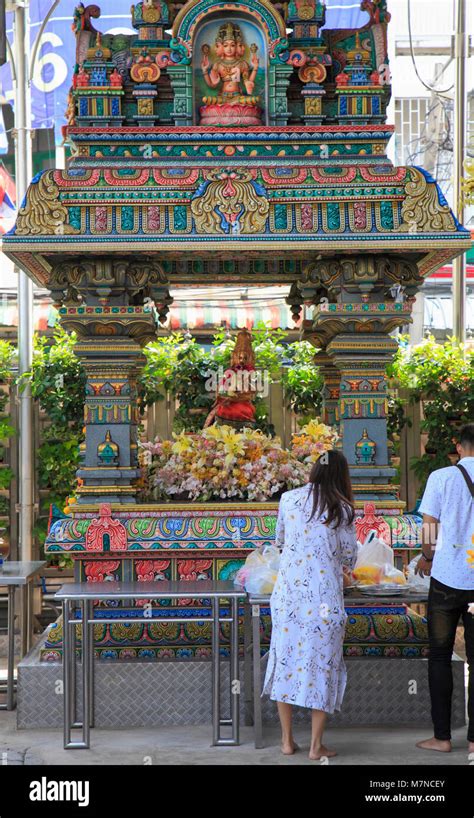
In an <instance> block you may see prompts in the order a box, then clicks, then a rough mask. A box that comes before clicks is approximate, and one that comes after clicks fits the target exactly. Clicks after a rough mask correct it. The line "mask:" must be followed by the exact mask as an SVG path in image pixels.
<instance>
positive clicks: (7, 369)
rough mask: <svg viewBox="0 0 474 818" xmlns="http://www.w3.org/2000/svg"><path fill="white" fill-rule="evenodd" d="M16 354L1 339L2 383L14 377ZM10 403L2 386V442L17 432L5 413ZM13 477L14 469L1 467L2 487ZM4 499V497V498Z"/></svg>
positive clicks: (1, 454)
mask: <svg viewBox="0 0 474 818" xmlns="http://www.w3.org/2000/svg"><path fill="white" fill-rule="evenodd" d="M15 355H16V350H15V347H14V346H13V345H12V344H10V343H9V342H8V341H0V384H7V383H8V382H9V381H10V379H11V377H12V365H13V361H14V358H15ZM7 403H8V391H7V389H6V388H2V386H0V443H5V441H6V440H8V438H11V437H13V436H14V434H15V429H14V428H13V426H12V425H11V423H10V419H9V417H8V416H7V415H6V414H5V407H6V405H7ZM4 453H5V447H4V446H3V445H0V461H2V460H3V458H4ZM12 479H13V471H12V470H11V469H10V468H8V467H6V466H2V467H1V468H0V489H8V488H9V487H10V483H11V481H12ZM2 499H4V498H2Z"/></svg>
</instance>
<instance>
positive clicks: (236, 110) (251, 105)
mask: <svg viewBox="0 0 474 818" xmlns="http://www.w3.org/2000/svg"><path fill="white" fill-rule="evenodd" d="M245 50H246V45H245V42H244V38H243V34H242V31H241V29H240V26H238V25H237V24H236V23H231V22H229V23H224V24H223V25H221V26H220V27H219V31H218V34H217V37H216V41H215V52H216V56H217V59H216V60H215V62H214V63H213V64H212V65H211V60H210V52H211V48H210V46H209V45H208V44H207V43H205V44H204V45H203V46H202V59H201V70H202V72H203V76H204V80H205V82H206V85H208V86H209V88H212V89H213V90H214V89H217V90H218V94H217V96H209V97H204V98H203V100H202V101H203V103H204V105H203V107H202V108H201V109H200V113H201V121H200V124H201V125H221V126H227V125H261V124H262V110H261V108H260V107H259V97H258V96H254V95H253V91H254V88H255V78H256V76H257V71H258V66H259V62H260V60H259V57H258V47H257V46H256V45H255V43H252V44H251V46H250V48H249V51H250V63H249V62H247V60H246V59H245Z"/></svg>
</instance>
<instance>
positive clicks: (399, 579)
mask: <svg viewBox="0 0 474 818" xmlns="http://www.w3.org/2000/svg"><path fill="white" fill-rule="evenodd" d="M382 582H389V583H393V584H394V585H406V584H407V581H406V578H405V574H404V573H403V571H399V569H398V568H395V567H394V566H393V565H389V564H388V563H387V564H386V565H385V566H384V569H383V575H382Z"/></svg>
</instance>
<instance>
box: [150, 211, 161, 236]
mask: <svg viewBox="0 0 474 818" xmlns="http://www.w3.org/2000/svg"><path fill="white" fill-rule="evenodd" d="M160 222H161V218H160V208H159V207H158V206H157V205H150V207H149V208H148V210H147V227H148V230H159V229H160Z"/></svg>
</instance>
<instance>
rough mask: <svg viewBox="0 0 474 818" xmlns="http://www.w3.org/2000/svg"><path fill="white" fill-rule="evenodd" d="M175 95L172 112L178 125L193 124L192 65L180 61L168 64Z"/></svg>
mask: <svg viewBox="0 0 474 818" xmlns="http://www.w3.org/2000/svg"><path fill="white" fill-rule="evenodd" d="M167 71H168V74H169V78H170V82H171V87H172V89H173V95H174V109H173V112H172V114H171V116H172V118H173V121H174V124H175V125H176V126H182V127H186V126H188V125H192V124H193V84H192V67H191V65H186V64H183V63H180V64H179V65H172V64H171V63H169V64H168V66H167Z"/></svg>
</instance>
